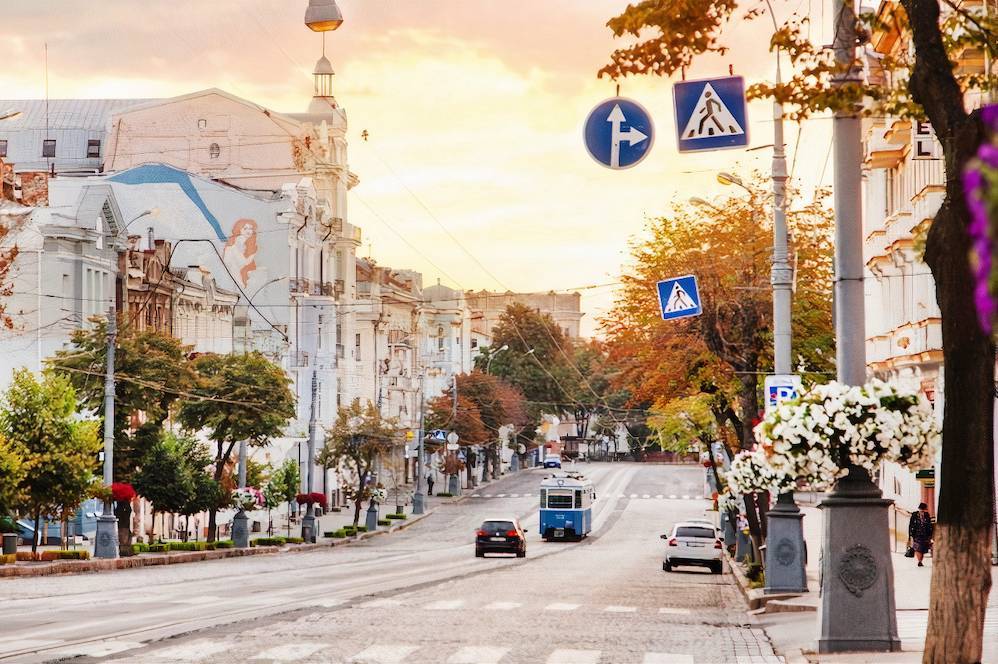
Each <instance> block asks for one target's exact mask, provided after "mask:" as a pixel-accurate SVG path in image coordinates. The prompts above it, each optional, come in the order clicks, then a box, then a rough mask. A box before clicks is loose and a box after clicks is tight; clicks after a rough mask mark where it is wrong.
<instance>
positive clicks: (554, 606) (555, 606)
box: [544, 602, 579, 611]
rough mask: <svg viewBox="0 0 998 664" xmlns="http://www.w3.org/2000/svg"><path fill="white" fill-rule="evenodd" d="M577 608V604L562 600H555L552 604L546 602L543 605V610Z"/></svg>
mask: <svg viewBox="0 0 998 664" xmlns="http://www.w3.org/2000/svg"><path fill="white" fill-rule="evenodd" d="M577 608H579V605H578V604H567V603H564V602H555V603H553V604H548V605H547V606H545V607H544V610H545V611H575V610H576V609H577Z"/></svg>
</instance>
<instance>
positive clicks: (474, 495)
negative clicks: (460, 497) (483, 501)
mask: <svg viewBox="0 0 998 664" xmlns="http://www.w3.org/2000/svg"><path fill="white" fill-rule="evenodd" d="M471 497H472V498H481V497H482V494H480V493H473V494H471Z"/></svg>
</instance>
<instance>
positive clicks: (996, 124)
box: [981, 104, 998, 132]
mask: <svg viewBox="0 0 998 664" xmlns="http://www.w3.org/2000/svg"><path fill="white" fill-rule="evenodd" d="M981 120H983V122H984V126H985V127H990V128H991V131H996V132H998V104H990V105H988V106H985V107H984V108H982V109H981Z"/></svg>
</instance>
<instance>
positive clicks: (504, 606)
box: [482, 602, 523, 611]
mask: <svg viewBox="0 0 998 664" xmlns="http://www.w3.org/2000/svg"><path fill="white" fill-rule="evenodd" d="M520 606H523V605H522V604H520V603H519V602H492V603H491V604H486V605H485V606H484V607H482V608H484V609H485V610H486V611H512V610H513V609H515V608H517V607H520Z"/></svg>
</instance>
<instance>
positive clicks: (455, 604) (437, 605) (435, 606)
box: [423, 599, 464, 611]
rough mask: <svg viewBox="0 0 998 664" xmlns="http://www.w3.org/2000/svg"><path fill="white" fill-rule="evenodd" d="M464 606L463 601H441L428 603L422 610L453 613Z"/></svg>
mask: <svg viewBox="0 0 998 664" xmlns="http://www.w3.org/2000/svg"><path fill="white" fill-rule="evenodd" d="M462 606H464V600H463V599H442V600H440V601H439V602H430V603H429V604H427V605H426V606H424V607H423V608H424V609H426V610H427V611H453V610H455V609H460V608H461V607H462Z"/></svg>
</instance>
